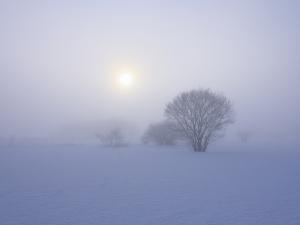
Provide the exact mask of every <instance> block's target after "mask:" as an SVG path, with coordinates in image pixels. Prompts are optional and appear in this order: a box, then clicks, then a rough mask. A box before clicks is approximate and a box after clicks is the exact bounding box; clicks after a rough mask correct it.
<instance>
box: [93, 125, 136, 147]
mask: <svg viewBox="0 0 300 225" xmlns="http://www.w3.org/2000/svg"><path fill="white" fill-rule="evenodd" d="M95 130H96V131H95V133H96V136H97V138H98V139H99V140H100V142H101V143H102V145H104V146H110V147H124V146H128V144H129V142H130V140H129V139H130V133H133V130H134V129H133V127H132V126H131V124H130V123H128V122H125V121H122V120H117V119H111V120H107V121H103V122H102V123H100V124H99V125H98V127H97V128H96V129H95Z"/></svg>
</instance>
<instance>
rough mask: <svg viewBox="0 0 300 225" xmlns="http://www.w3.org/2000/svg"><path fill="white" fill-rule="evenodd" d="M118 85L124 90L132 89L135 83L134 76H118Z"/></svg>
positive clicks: (127, 74) (128, 74)
mask: <svg viewBox="0 0 300 225" xmlns="http://www.w3.org/2000/svg"><path fill="white" fill-rule="evenodd" d="M118 83H119V85H120V86H121V87H123V88H130V87H132V85H133V83H134V79H133V75H132V74H131V73H122V74H120V75H119V76H118Z"/></svg>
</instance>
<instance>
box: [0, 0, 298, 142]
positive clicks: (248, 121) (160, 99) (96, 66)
mask: <svg viewBox="0 0 300 225" xmlns="http://www.w3.org/2000/svg"><path fill="white" fill-rule="evenodd" d="M0 4H1V5H0V11H1V13H0V17H1V24H0V28H1V30H0V32H1V37H0V47H1V53H0V59H1V66H0V91H1V94H0V101H1V108H0V123H1V127H0V135H1V136H2V137H22V138H28V137H43V138H49V137H62V136H66V137H68V136H75V137H76V138H79V137H81V138H83V136H84V137H85V138H88V137H89V136H93V135H94V134H93V133H92V128H88V127H90V126H94V124H96V123H101V122H103V121H105V120H112V119H117V120H122V121H128V122H130V123H132V124H134V126H136V129H137V130H139V131H137V136H138V135H139V134H140V133H142V132H143V130H144V129H145V128H146V126H147V125H148V124H149V123H152V122H155V121H158V120H161V119H162V118H163V110H164V107H165V105H166V104H167V103H168V102H169V101H171V100H172V99H173V98H174V97H175V95H177V94H178V93H180V92H182V91H187V90H190V89H197V88H211V89H212V90H215V91H217V92H221V93H223V94H224V95H226V96H227V97H229V98H230V99H231V100H232V101H233V104H234V108H235V111H236V123H235V124H234V125H233V126H232V127H231V128H230V130H229V131H228V132H227V137H230V136H231V137H232V138H235V136H236V133H238V132H240V131H251V133H253V138H254V137H256V138H257V139H262V140H268V142H270V143H273V142H275V141H276V142H278V141H280V142H281V141H282V142H290V141H292V140H293V141H296V140H297V139H298V137H299V133H300V124H299V121H300V120H299V114H300V106H299V103H298V99H299V97H300V96H299V72H300V68H299V63H298V58H299V52H300V49H299V43H298V42H299V41H298V40H299V35H300V28H299V27H300V26H299V25H300V24H299V21H300V18H299V17H300V14H299V8H300V5H299V2H298V1H278V0H276V1H227V2H224V1H217V2H210V1H185V2H184V3H183V2H182V3H180V2H170V1H151V2H150V1H148V2H147V1H146V2H140V1H75V2H74V1H72V2H71V1H43V2H38V1H33V0H30V1H26V2H23V1H1V3H0ZM124 71H125V72H126V71H130V72H131V73H133V74H134V75H135V84H134V86H133V88H132V89H131V90H130V91H124V90H122V89H120V88H119V87H118V86H117V85H116V84H115V76H117V75H118V74H119V73H122V72H124ZM91 124H92V125H91ZM83 127H85V128H83ZM84 129H85V130H84ZM83 130H84V131H83ZM75 131H76V132H75ZM71 133H73V134H71ZM74 133H76V135H75V134H74ZM83 133H84V134H83ZM291 139H292V140H291Z"/></svg>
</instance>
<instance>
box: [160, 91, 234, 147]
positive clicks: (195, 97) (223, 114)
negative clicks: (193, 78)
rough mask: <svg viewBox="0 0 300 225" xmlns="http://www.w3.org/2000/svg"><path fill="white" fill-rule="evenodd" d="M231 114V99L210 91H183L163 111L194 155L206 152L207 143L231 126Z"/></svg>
mask: <svg viewBox="0 0 300 225" xmlns="http://www.w3.org/2000/svg"><path fill="white" fill-rule="evenodd" d="M233 114H234V113H233V107H232V103H231V102H230V100H229V99H227V98H226V97H225V96H223V95H221V94H218V93H215V92H212V91H211V90H209V89H198V90H192V91H189V92H183V93H181V94H179V95H178V96H177V97H175V99H174V100H173V101H172V102H170V103H169V104H167V106H166V109H165V115H166V116H167V118H168V119H170V120H171V121H174V122H175V123H176V124H177V126H178V128H179V129H180V130H181V131H182V132H183V133H184V135H185V137H186V138H187V139H188V140H189V141H190V142H191V144H192V147H193V149H194V151H196V152H205V151H206V149H207V146H208V145H209V143H210V142H211V141H213V140H215V139H216V138H217V137H220V135H221V134H222V131H223V130H224V128H225V127H226V126H227V125H228V124H231V123H233Z"/></svg>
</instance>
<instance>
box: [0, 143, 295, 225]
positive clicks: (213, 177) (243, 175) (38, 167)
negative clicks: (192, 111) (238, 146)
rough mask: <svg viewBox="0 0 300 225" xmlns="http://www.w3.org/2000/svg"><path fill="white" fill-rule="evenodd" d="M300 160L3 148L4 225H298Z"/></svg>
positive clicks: (290, 155)
mask: <svg viewBox="0 0 300 225" xmlns="http://www.w3.org/2000/svg"><path fill="white" fill-rule="evenodd" d="M299 161H300V152H299V153H298V152H297V151H285V150H282V151H277V152H272V151H266V152H263V151H256V152H255V151H253V152H233V151H232V152H230V151H227V152H208V153H194V152H192V151H189V150H188V149H186V148H184V147H177V148H167V147H165V148H156V147H141V146H135V147H129V148H116V149H110V148H101V147H97V146H39V147H29V146H27V147H6V148H4V147H1V148H0V224H1V225H152V224H153V225H201V224H203V225H224V224H231V225H253V224H255V225H260V224H261V225H282V224H284V225H299V224H300V213H299V212H300V191H299V190H300V176H299V172H300V163H299Z"/></svg>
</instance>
